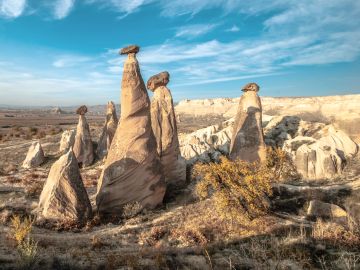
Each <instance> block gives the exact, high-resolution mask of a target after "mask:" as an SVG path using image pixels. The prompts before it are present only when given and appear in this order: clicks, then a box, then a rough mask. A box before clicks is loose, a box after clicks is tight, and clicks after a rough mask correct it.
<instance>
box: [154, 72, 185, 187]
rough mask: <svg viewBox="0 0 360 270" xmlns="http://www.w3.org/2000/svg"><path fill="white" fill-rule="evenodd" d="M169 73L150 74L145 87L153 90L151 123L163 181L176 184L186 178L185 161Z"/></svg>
mask: <svg viewBox="0 0 360 270" xmlns="http://www.w3.org/2000/svg"><path fill="white" fill-rule="evenodd" d="M168 82H169V73H168V72H166V71H165V72H161V73H159V74H157V75H154V76H152V77H151V78H150V79H149V80H148V82H147V87H148V88H149V89H150V90H151V91H153V92H154V96H153V99H152V101H151V125H152V129H153V132H154V135H155V139H156V143H157V152H158V154H159V156H160V160H161V164H162V167H163V173H164V176H165V182H166V183H171V184H177V183H181V182H185V180H186V163H185V160H184V158H183V157H181V154H180V147H179V139H178V133H177V125H176V117H175V111H174V105H173V99H172V96H171V93H170V90H169V89H168V88H167V87H166V85H167V83H168Z"/></svg>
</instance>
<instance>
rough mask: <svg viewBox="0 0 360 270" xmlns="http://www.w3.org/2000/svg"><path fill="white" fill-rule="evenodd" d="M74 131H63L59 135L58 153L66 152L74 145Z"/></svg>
mask: <svg viewBox="0 0 360 270" xmlns="http://www.w3.org/2000/svg"><path fill="white" fill-rule="evenodd" d="M75 134H76V132H75V130H65V131H64V132H63V133H62V135H61V140H60V146H59V152H61V153H64V152H67V151H68V150H69V149H70V148H71V147H73V146H74V143H75Z"/></svg>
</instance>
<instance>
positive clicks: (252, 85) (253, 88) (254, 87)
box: [241, 82, 260, 92]
mask: <svg viewBox="0 0 360 270" xmlns="http://www.w3.org/2000/svg"><path fill="white" fill-rule="evenodd" d="M241 90H242V91H244V92H246V91H255V92H259V90H260V86H259V85H257V84H256V83H253V82H252V83H248V84H246V85H245V86H244V87H243V88H242V89H241Z"/></svg>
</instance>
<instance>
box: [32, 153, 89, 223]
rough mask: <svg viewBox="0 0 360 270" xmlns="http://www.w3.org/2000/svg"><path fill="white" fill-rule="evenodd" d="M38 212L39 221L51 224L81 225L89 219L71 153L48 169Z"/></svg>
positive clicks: (82, 185)
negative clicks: (49, 221)
mask: <svg viewBox="0 0 360 270" xmlns="http://www.w3.org/2000/svg"><path fill="white" fill-rule="evenodd" d="M38 211H39V212H40V215H41V217H43V218H45V219H48V220H54V221H66V220H71V221H76V222H85V221H86V220H87V219H89V218H91V216H92V210H91V204H90V200H89V197H88V195H87V192H86V189H85V187H84V184H83V182H82V179H81V175H80V170H79V167H78V163H77V159H76V157H75V155H74V153H73V151H72V150H71V149H70V150H69V151H68V152H67V153H66V154H64V155H63V156H61V157H60V158H59V160H57V161H56V162H55V163H54V164H53V165H52V166H51V169H50V172H49V176H48V178H47V180H46V182H45V185H44V188H43V190H42V192H41V195H40V201H39V206H38Z"/></svg>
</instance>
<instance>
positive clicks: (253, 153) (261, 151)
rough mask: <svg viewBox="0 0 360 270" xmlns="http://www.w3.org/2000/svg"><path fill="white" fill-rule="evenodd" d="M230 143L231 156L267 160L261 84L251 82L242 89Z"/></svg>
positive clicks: (248, 159) (232, 157)
mask: <svg viewBox="0 0 360 270" xmlns="http://www.w3.org/2000/svg"><path fill="white" fill-rule="evenodd" d="M242 91H244V94H243V95H242V97H241V98H240V102H239V108H238V111H237V114H236V118H235V123H234V129H233V133H232V138H231V144H230V153H229V155H230V158H231V159H241V160H244V161H248V162H256V161H260V162H265V161H266V146H265V142H264V134H263V130H262V108H261V101H260V97H259V96H258V95H257V92H258V91H259V86H258V85H257V84H256V83H249V84H247V85H245V86H244V87H243V89H242Z"/></svg>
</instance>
